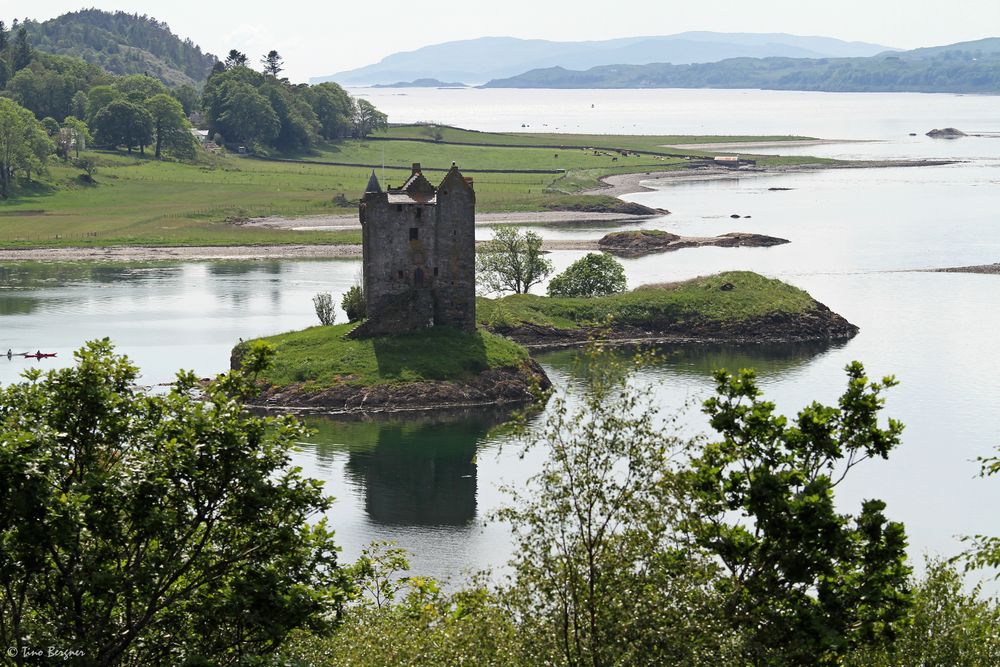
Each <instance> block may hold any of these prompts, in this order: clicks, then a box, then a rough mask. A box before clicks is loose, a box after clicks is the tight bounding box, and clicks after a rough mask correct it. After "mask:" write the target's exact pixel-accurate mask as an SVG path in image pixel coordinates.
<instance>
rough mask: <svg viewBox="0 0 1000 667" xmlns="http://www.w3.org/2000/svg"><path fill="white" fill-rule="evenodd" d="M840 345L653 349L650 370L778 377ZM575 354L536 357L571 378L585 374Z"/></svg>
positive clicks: (701, 375)
mask: <svg viewBox="0 0 1000 667" xmlns="http://www.w3.org/2000/svg"><path fill="white" fill-rule="evenodd" d="M842 345H844V343H842V342H841V343H829V342H815V343H784V344H781V345H684V346H666V345H664V346H657V347H656V348H655V349H656V352H657V357H658V358H657V360H656V361H655V362H654V364H653V367H654V369H659V370H664V371H668V372H671V373H676V374H679V375H684V376H688V377H698V378H708V377H709V376H711V374H712V372H713V371H716V370H718V369H720V368H725V369H727V370H730V371H737V370H739V369H741V368H753V369H754V370H756V371H757V374H758V375H759V376H761V377H766V376H769V375H778V374H781V373H785V372H788V371H791V370H794V369H796V368H798V367H800V366H804V365H805V364H807V363H809V362H810V361H812V360H813V359H815V358H816V357H819V356H821V355H823V354H825V353H826V352H828V351H830V350H834V349H837V348H838V347H840V346H842ZM579 354H580V352H579V351H578V350H563V351H559V352H552V353H549V354H545V355H542V356H540V357H539V361H541V363H542V364H544V365H545V366H546V367H549V368H553V369H555V370H557V371H559V372H561V373H564V374H567V375H569V376H571V377H576V376H578V375H579V374H580V373H581V372H584V371H585V368H586V367H585V366H584V365H583V364H576V363H575V359H576V357H577V355H579ZM615 354H616V355H621V356H622V357H623V358H626V357H629V356H632V355H634V354H635V350H634V349H632V350H628V349H618V350H615Z"/></svg>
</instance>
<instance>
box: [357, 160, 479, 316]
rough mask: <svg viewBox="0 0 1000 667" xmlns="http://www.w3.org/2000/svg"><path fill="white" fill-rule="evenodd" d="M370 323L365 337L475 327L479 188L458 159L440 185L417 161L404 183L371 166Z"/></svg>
mask: <svg viewBox="0 0 1000 667" xmlns="http://www.w3.org/2000/svg"><path fill="white" fill-rule="evenodd" d="M359 215H360V218H361V228H362V243H363V252H364V259H363V271H364V292H365V301H366V304H367V305H366V308H367V313H366V314H367V321H366V322H365V323H364V324H363V325H362V326H360V327H358V328H357V329H355V330H354V331H355V335H358V336H378V335H383V334H390V333H402V332H407V331H416V330H418V329H423V328H426V327H432V326H449V327H454V328H456V329H464V330H466V331H472V330H474V329H475V328H476V228H475V225H476V193H475V191H474V190H473V187H472V179H467V178H465V177H463V176H462V174H461V172H459V171H458V167H456V166H455V165H454V164H452V167H451V170H450V171H449V172H448V174H447V175H446V176H445V177H444V180H443V181H441V184H440V185H439V186H438V187H437V188H435V187H434V186H433V185H431V183H430V182H429V181H428V180H427V179H426V178H425V177H424V175H423V174H422V173H421V170H420V165H419V164H414V165H413V173H412V174H411V175H410V177H409V178H408V179H407V180H406V182H405V183H404V184H403V186H402V187H400V188H398V189H394V188H387V189H386V191H384V192H383V191H382V187H381V186H380V185H379V182H378V179H377V178H376V177H375V172H372V175H371V178H370V179H369V180H368V186H367V187H366V188H365V194H364V197H363V198H362V199H361V206H360V210H359Z"/></svg>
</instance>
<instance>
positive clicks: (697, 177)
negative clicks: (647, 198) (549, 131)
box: [579, 142, 958, 198]
mask: <svg viewBox="0 0 1000 667" xmlns="http://www.w3.org/2000/svg"><path fill="white" fill-rule="evenodd" d="M837 143H839V142H837ZM956 162H958V160H930V159H921V160H877V161H870V162H846V163H834V164H829V163H822V162H815V163H804V164H794V165H773V166H769V167H748V168H740V169H733V168H730V167H716V166H708V167H697V168H690V169H675V170H672V171H650V172H644V173H635V174H612V175H610V176H602V177H601V178H599V179H598V180H599V181H600V182H601V183H603V184H604V185H603V187H596V188H590V189H588V190H583V191H581V192H580V193H579V194H581V195H606V196H609V197H619V198H620V197H622V196H624V195H629V194H635V193H639V192H652V191H654V190H658V189H660V188H658V187H655V186H656V185H659V184H663V185H669V184H670V183H686V182H693V181H718V180H729V179H740V178H751V177H753V178H757V177H761V176H783V175H786V174H799V173H802V174H804V173H810V172H815V171H826V170H828V169H891V168H894V167H900V168H902V167H941V166H945V165H949V164H955V163H956ZM644 183H652V184H654V187H650V186H649V185H644Z"/></svg>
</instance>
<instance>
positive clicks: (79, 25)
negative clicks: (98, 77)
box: [24, 9, 217, 86]
mask: <svg viewBox="0 0 1000 667" xmlns="http://www.w3.org/2000/svg"><path fill="white" fill-rule="evenodd" d="M24 25H25V26H26V27H27V29H28V34H29V37H30V39H31V43H32V45H33V46H34V47H35V48H37V49H39V50H41V51H46V52H48V53H55V54H59V55H67V56H76V57H78V58H82V59H83V60H85V61H87V62H88V63H91V64H94V65H98V66H99V67H101V68H103V69H105V70H107V71H108V72H111V73H112V74H149V75H150V76H154V77H156V78H158V79H160V80H161V81H163V82H164V83H165V84H167V85H169V86H179V85H183V84H190V85H193V86H201V85H202V84H203V83H204V82H205V80H206V79H207V78H208V75H209V74H210V73H211V71H212V66H213V65H214V64H215V63H216V61H217V58H216V57H215V56H213V55H212V54H210V53H203V52H202V50H201V48H200V47H199V46H197V45H196V44H194V43H193V42H192V41H191V40H190V39H185V40H182V39H181V38H180V37H178V36H177V35H175V34H174V33H172V32H171V31H170V27H169V26H167V24H166V23H162V22H160V21H157V20H156V19H154V18H151V17H149V16H145V15H139V14H128V13H125V12H114V13H111V12H104V11H100V10H98V9H84V10H82V11H78V12H70V13H69V14H63V15H62V16H60V17H58V18H54V19H51V20H49V21H45V22H44V23H38V22H35V21H26V22H25V23H24Z"/></svg>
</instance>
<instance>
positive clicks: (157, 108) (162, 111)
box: [143, 93, 196, 159]
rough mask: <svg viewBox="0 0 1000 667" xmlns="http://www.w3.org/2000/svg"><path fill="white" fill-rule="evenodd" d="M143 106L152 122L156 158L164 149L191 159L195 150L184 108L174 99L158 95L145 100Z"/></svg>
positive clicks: (163, 94) (162, 94)
mask: <svg viewBox="0 0 1000 667" xmlns="http://www.w3.org/2000/svg"><path fill="white" fill-rule="evenodd" d="M143 106H144V107H145V108H146V110H147V111H148V112H149V115H150V117H151V119H152V121H153V142H154V145H155V147H156V151H155V154H156V157H157V158H160V156H161V154H162V151H163V150H164V149H166V150H169V151H170V152H171V153H172V154H174V155H176V156H177V157H180V158H185V159H191V158H193V157H194V153H195V150H196V147H195V139H194V137H193V136H191V124H190V123H189V122H188V120H187V117H186V116H185V115H184V108H183V107H182V106H181V103H180V102H178V101H177V100H176V99H175V98H173V97H171V96H170V95H167V94H166V93H158V94H156V95H154V96H152V97H150V98H148V99H146V100H145V102H144V104H143Z"/></svg>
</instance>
